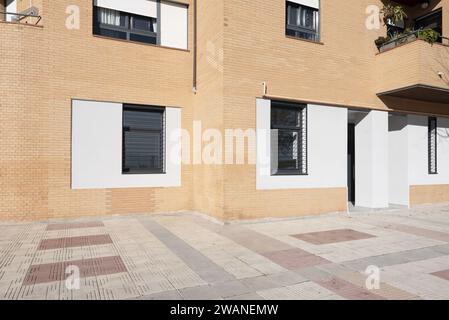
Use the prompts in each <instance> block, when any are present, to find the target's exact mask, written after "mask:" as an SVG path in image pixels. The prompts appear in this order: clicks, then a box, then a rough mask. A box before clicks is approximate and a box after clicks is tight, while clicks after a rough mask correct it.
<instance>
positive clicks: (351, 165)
mask: <svg viewBox="0 0 449 320" xmlns="http://www.w3.org/2000/svg"><path fill="white" fill-rule="evenodd" d="M348 201H349V202H352V203H353V204H354V202H355V124H353V123H348Z"/></svg>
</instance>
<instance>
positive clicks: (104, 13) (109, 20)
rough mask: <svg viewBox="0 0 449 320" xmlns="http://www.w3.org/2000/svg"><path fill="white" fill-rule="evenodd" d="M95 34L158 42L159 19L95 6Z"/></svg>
mask: <svg viewBox="0 0 449 320" xmlns="http://www.w3.org/2000/svg"><path fill="white" fill-rule="evenodd" d="M94 34H97V35H100V36H105V37H111V38H117V39H122V40H131V41H138V42H143V43H150V44H157V42H158V40H157V39H158V37H157V19H156V18H151V17H146V16H140V15H137V14H132V13H126V12H122V11H117V10H113V9H107V8H101V7H94Z"/></svg>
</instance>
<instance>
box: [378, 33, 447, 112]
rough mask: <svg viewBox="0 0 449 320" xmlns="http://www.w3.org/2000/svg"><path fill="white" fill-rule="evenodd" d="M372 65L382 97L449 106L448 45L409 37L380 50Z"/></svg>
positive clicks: (379, 94) (379, 93)
mask: <svg viewBox="0 0 449 320" xmlns="http://www.w3.org/2000/svg"><path fill="white" fill-rule="evenodd" d="M443 40H446V41H447V38H444V39H443ZM374 67H375V68H376V69H375V71H374V72H376V75H377V80H378V82H377V84H378V85H377V91H376V92H377V95H378V96H379V97H380V98H381V99H382V98H385V97H394V98H405V99H412V100H420V101H425V102H432V103H442V104H447V105H448V106H449V45H444V44H442V43H434V44H429V43H427V42H426V41H423V40H421V39H419V37H416V38H414V39H413V38H411V37H410V38H408V39H407V40H404V41H402V43H401V44H399V45H395V46H394V48H391V49H390V50H386V51H384V52H381V53H379V54H378V55H377V56H376V62H375V65H374Z"/></svg>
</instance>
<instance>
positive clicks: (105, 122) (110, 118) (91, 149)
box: [72, 100, 181, 189]
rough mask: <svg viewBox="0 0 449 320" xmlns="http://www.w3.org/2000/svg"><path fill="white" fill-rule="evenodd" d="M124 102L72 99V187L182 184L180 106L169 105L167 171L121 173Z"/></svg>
mask: <svg viewBox="0 0 449 320" xmlns="http://www.w3.org/2000/svg"><path fill="white" fill-rule="evenodd" d="M122 108H123V106H122V104H121V103H108V102H94V101H81V100H73V101H72V188H73V189H104V188H139V187H179V186H181V164H180V161H176V159H173V156H172V155H173V154H178V155H179V154H180V148H181V143H180V138H179V131H178V130H179V129H180V128H181V109H179V108H166V173H165V174H129V175H126V174H122Z"/></svg>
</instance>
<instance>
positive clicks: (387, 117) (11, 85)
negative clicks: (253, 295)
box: [0, 0, 449, 220]
mask: <svg viewBox="0 0 449 320" xmlns="http://www.w3.org/2000/svg"><path fill="white" fill-rule="evenodd" d="M388 4H392V5H395V6H397V5H400V6H401V7H402V9H403V11H404V15H403V16H402V18H401V19H397V17H394V16H388V10H386V9H385V5H388ZM382 8H384V9H385V10H382ZM386 8H387V9H388V7H386ZM0 12H2V13H1V14H0V20H2V21H0V57H1V62H2V67H1V68H2V69H1V70H2V72H1V75H0V81H1V87H2V92H1V94H0V106H1V110H2V112H1V117H0V132H1V137H0V147H1V150H2V152H1V154H0V166H1V173H0V218H1V219H13V220H21V219H23V220H36V219H47V218H64V217H80V216H90V215H112V214H138V213H162V212H174V211H183V210H186V211H198V212H201V213H205V214H208V215H211V216H213V217H216V218H218V219H221V220H234V219H254V218H265V217H287V216H301V215H312V214H321V213H328V212H341V211H347V210H348V208H351V207H352V206H356V207H367V208H387V207H389V206H393V205H394V206H397V205H400V206H407V207H408V206H413V205H417V204H424V203H439V202H449V39H448V38H446V37H445V35H449V0H430V1H421V0H402V1H399V0H398V1H396V2H392V1H391V2H390V1H381V0H353V1H343V0H332V1H331V0H291V1H285V0H275V1H274V0H260V1H256V2H254V1H244V0H226V1H220V0H207V1H206V0H196V1H195V0H176V1H165V0H160V1H158V0H133V1H117V0H94V1H91V0H74V1H67V0H58V1H50V0H40V1H39V0H33V1H28V0H6V1H5V0H4V1H0ZM382 18H385V19H382ZM382 37H383V39H382ZM376 40H377V41H376ZM429 42H430V43H429ZM229 130H233V131H234V132H244V133H247V137H246V138H247V139H245V141H246V143H245V146H246V147H247V149H248V150H247V151H248V152H247V153H245V156H244V161H243V162H238V161H236V158H237V157H238V156H237V155H231V161H226V159H225V158H227V156H228V154H226V152H222V151H220V152H218V151H217V150H216V149H214V150H212V151H211V152H209V151H210V150H211V149H210V146H211V144H213V143H212V142H215V145H217V144H221V145H224V147H223V148H224V149H225V150H228V149H227V148H228V147H229V143H228V142H229V141H228V140H226V143H225V139H224V138H220V137H225V136H226V132H227V131H229ZM251 132H253V133H254V136H253V137H252V138H253V139H251ZM186 135H187V136H189V138H190V139H185V136H186ZM181 136H182V138H181ZM220 139H221V142H220V143H218V142H217V140H220ZM251 141H253V143H251ZM231 142H234V141H233V140H231ZM198 147H199V149H200V154H201V156H200V157H198V156H197V155H196V152H195V148H196V149H198ZM234 147H235V148H234ZM236 148H237V144H236V145H234V144H231V148H230V149H231V150H234V151H235V153H237V149H236ZM180 154H182V160H183V161H180V157H179V155H180ZM205 154H206V155H209V158H212V160H210V159H209V160H208V161H205V159H203V157H202V156H203V155H205ZM251 158H253V160H254V161H250V160H251ZM184 159H187V161H184ZM228 160H229V159H228Z"/></svg>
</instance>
